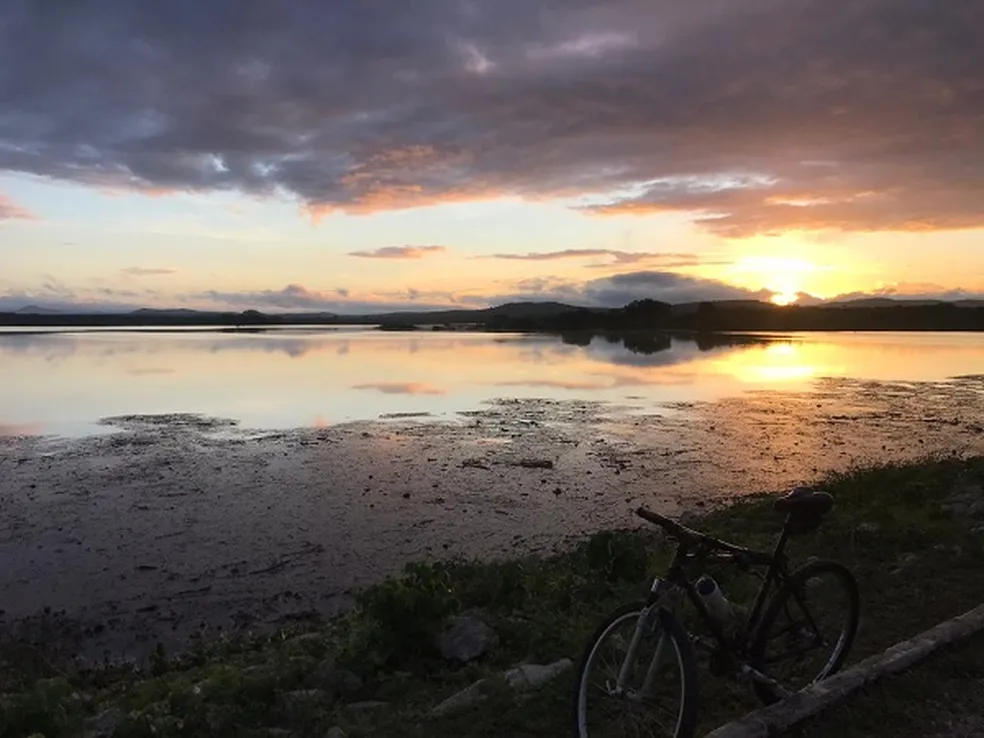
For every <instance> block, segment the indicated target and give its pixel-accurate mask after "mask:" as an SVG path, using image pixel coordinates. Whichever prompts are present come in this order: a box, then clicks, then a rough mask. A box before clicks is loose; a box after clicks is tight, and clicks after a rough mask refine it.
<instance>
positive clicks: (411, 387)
mask: <svg viewBox="0 0 984 738" xmlns="http://www.w3.org/2000/svg"><path fill="white" fill-rule="evenodd" d="M352 389H357V390H376V391H377V392H382V393H383V394H385V395H443V394H447V393H446V392H445V390H443V389H441V388H440V387H434V386H432V385H429V384H424V383H423V382H374V383H370V384H356V385H353V386H352Z"/></svg>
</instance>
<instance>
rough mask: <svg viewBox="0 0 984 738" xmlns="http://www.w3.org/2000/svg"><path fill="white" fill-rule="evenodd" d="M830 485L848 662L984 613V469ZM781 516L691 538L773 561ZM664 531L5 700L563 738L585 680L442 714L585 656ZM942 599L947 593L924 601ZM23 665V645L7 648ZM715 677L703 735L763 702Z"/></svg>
mask: <svg viewBox="0 0 984 738" xmlns="http://www.w3.org/2000/svg"><path fill="white" fill-rule="evenodd" d="M820 484H821V485H822V486H823V487H824V488H825V489H828V490H829V491H831V493H832V494H833V495H834V499H835V507H834V510H833V512H831V513H830V515H829V516H827V517H826V518H825V519H824V522H823V524H822V525H821V526H820V528H819V530H818V531H817V532H816V533H813V534H809V535H807V536H804V537H802V538H796V539H794V540H793V542H792V543H791V546H792V548H791V551H790V554H791V556H792V558H793V561H794V564H801V563H803V562H804V561H805V560H807V559H808V558H809V557H810V555H814V554H819V555H821V556H822V557H824V558H833V559H835V560H838V561H841V562H842V563H844V564H845V565H847V566H848V567H849V568H850V569H851V570H852V571H853V572H854V574H855V576H856V577H857V579H858V582H859V585H860V588H861V596H862V626H861V631H860V632H859V636H858V639H857V641H856V642H855V646H854V648H853V649H852V651H851V653H850V655H849V658H848V665H850V664H854V663H858V662H859V661H861V660H862V659H864V658H865V657H867V656H870V655H872V654H874V653H878V652H880V651H881V650H882V649H884V648H885V647H887V646H890V645H892V644H893V643H895V642H897V641H898V640H901V639H903V638H906V637H910V636H912V635H914V634H916V633H918V632H920V631H921V630H924V629H925V628H928V627H931V626H932V625H935V624H936V623H937V622H939V621H941V620H944V619H947V618H949V617H952V616H954V615H957V614H959V613H960V612H963V611H964V610H966V609H969V607H971V606H973V605H976V604H978V603H979V602H980V601H981V600H982V599H984V582H982V581H981V579H980V577H978V576H975V575H976V573H978V572H979V570H980V566H981V565H982V563H984V538H982V537H981V536H982V533H981V532H980V531H981V530H984V524H982V522H984V487H982V485H984V456H977V457H974V458H968V459H964V460H958V459H953V458H949V459H938V458H937V459H931V458H927V459H923V460H919V461H913V462H911V463H908V464H902V465H882V466H878V467H874V468H870V469H862V470H857V471H852V472H850V473H834V474H830V475H827V476H825V477H824V478H823V479H822V480H820ZM771 502H772V498H771V496H766V497H764V498H763V497H761V496H756V497H753V498H750V499H744V500H739V501H735V502H733V503H732V504H730V505H727V506H724V507H722V508H721V509H718V510H714V511H711V512H706V513H702V514H701V515H700V516H699V517H698V518H697V519H696V520H694V521H693V522H692V523H691V524H692V525H694V526H695V527H698V528H700V529H702V530H706V531H707V532H709V533H711V534H713V535H716V536H719V537H722V538H724V539H726V540H733V541H735V542H738V543H741V544H742V545H748V546H751V547H753V548H767V547H768V545H769V541H771V540H772V537H773V536H774V535H775V534H776V533H777V531H778V528H779V527H780V526H781V521H780V520H779V519H778V518H777V516H776V515H775V514H774V513H773V512H772V510H771ZM651 531H652V529H650V528H646V529H644V530H643V531H641V532H640V531H639V530H635V529H634V530H631V531H623V532H601V533H596V534H594V535H592V536H585V537H581V538H579V539H578V541H577V542H576V543H575V544H574V545H573V546H572V547H571V548H570V549H568V550H567V551H565V552H563V553H559V554H552V555H541V556H535V555H525V556H524V555H511V556H509V557H507V558H505V559H501V560H497V561H493V562H485V561H475V560H472V559H468V558H467V557H464V558H458V559H456V560H453V561H450V562H446V563H438V562H429V563H418V564H413V565H411V566H408V567H407V568H406V569H404V570H403V573H402V574H397V575H396V576H394V577H390V578H387V579H385V580H383V581H381V582H380V583H378V584H376V585H373V586H369V587H367V588H366V589H363V590H361V591H360V593H359V596H358V602H357V606H356V607H355V608H353V609H351V610H349V611H348V612H346V613H345V614H343V615H340V616H339V617H336V618H333V619H330V620H328V621H324V622H320V623H309V624H306V625H304V626H301V627H298V626H297V625H296V624H295V625H292V626H287V627H282V628H278V629H277V630H276V631H275V632H274V633H273V634H271V635H269V636H262V637H245V638H236V637H226V636H222V635H220V634H211V633H206V634H204V635H203V636H202V637H201V638H200V639H198V641H197V646H196V648H194V649H193V650H192V651H191V652H189V653H188V654H186V655H185V656H183V657H180V658H178V657H176V656H175V655H174V654H173V653H171V652H169V651H167V650H166V649H164V648H159V649H158V650H157V651H156V652H155V654H154V656H153V657H152V658H151V659H149V661H148V663H147V664H146V667H145V668H144V669H141V670H139V671H134V670H132V669H130V668H124V669H119V668H112V667H110V668H108V669H97V670H95V671H92V670H88V671H86V670H83V671H81V672H75V671H62V672H61V673H60V674H59V673H52V672H51V671H50V667H51V663H50V662H46V661H44V660H43V659H42V660H41V661H30V662H29V661H25V662H23V664H21V666H22V667H23V666H24V665H25V664H29V668H28V669H27V670H26V671H25V670H24V669H22V670H21V671H20V672H17V673H14V672H11V671H10V670H9V669H8V670H6V672H5V674H4V678H6V679H7V683H6V687H5V688H0V693H3V692H6V693H7V694H6V695H5V696H0V701H2V706H3V707H4V710H5V714H6V715H7V719H8V725H9V726H12V730H13V732H14V733H15V734H25V735H26V734H29V733H31V732H32V731H41V732H43V733H44V735H45V736H47V738H59V736H67V735H76V734H78V731H79V729H80V728H90V727H91V726H93V725H96V724H99V725H106V724H110V725H111V727H112V729H114V730H115V729H117V728H121V729H125V730H127V731H128V732H127V735H130V734H135V735H144V734H147V735H150V734H156V735H178V734H183V733H181V731H182V730H183V731H185V732H187V731H189V730H190V731H191V732H192V733H196V731H197V733H200V732H203V731H204V732H210V733H215V732H216V731H219V732H221V731H232V732H235V733H236V734H243V735H257V736H260V735H273V734H277V735H281V734H282V735H287V734H288V733H289V734H290V735H295V736H298V737H299V738H301V737H307V736H311V737H312V738H317V737H319V736H323V735H325V733H326V731H327V730H329V729H330V728H332V727H338V728H341V729H342V730H343V731H344V732H345V735H348V736H351V737H354V736H368V735H386V736H395V737H402V736H406V737H407V738H409V737H410V736H419V735H429V736H437V737H438V738H441V737H442V736H448V737H450V736H456V735H462V734H467V735H470V736H477V737H479V738H484V737H485V736H489V737H491V736H498V735H503V734H510V735H516V736H535V735H554V734H560V733H561V732H562V731H563V730H565V728H566V726H567V721H568V720H569V717H568V716H569V709H570V708H569V695H570V691H569V690H570V687H571V677H572V674H571V672H570V671H567V672H565V673H563V675H562V676H560V677H558V678H556V679H554V680H552V681H550V682H548V683H547V684H546V686H543V687H541V688H540V689H539V690H538V691H537V692H536V696H535V699H536V700H537V707H538V709H537V710H536V711H532V712H531V711H530V710H529V705H528V703H525V702H523V701H522V700H521V699H519V698H518V697H516V696H515V695H513V694H511V693H510V692H509V691H508V690H506V691H501V690H500V691H494V690H493V692H492V693H491V697H490V699H489V700H488V702H486V703H483V704H480V705H478V706H475V707H471V708H469V709H467V710H463V711H462V712H460V713H451V714H447V715H442V716H440V717H438V716H436V715H435V714H433V710H434V707H435V706H436V705H438V704H440V703H441V702H442V701H444V700H445V699H446V698H447V697H449V696H450V695H452V694H455V693H456V692H458V691H460V690H461V689H462V688H464V687H466V686H468V685H469V684H471V683H474V682H475V680H476V679H481V678H489V677H492V676H493V675H495V674H497V673H500V672H501V671H502V670H503V669H507V668H511V667H514V666H515V665H516V664H517V663H541V664H547V663H559V661H557V660H558V659H563V658H572V659H575V660H576V658H577V656H578V654H579V653H580V650H581V649H582V648H583V647H584V645H585V642H586V639H587V637H588V636H589V634H590V632H591V630H592V629H593V627H594V626H595V625H597V623H598V622H599V621H600V619H601V618H602V617H603V616H604V614H605V613H606V612H608V611H610V610H611V609H613V608H614V607H615V606H616V605H618V604H621V603H623V602H626V601H628V600H630V599H635V598H638V596H640V595H641V594H642V593H644V592H645V590H646V588H647V586H648V577H649V576H651V575H652V574H653V573H654V572H658V571H659V570H660V567H661V566H665V564H666V561H667V556H668V555H669V550H670V549H668V548H667V547H666V546H665V545H663V544H662V543H661V540H662V539H661V538H660V537H659V536H657V535H654V534H653V533H652V532H651ZM596 542H597V543H598V544H602V543H603V545H595V543H596ZM601 551H604V552H606V553H604V555H602V556H601V557H600V558H599V552H601ZM715 577H716V578H718V581H719V582H722V586H724V587H725V588H726V589H727V590H728V591H729V592H730V593H731V595H732V596H733V597H737V596H738V594H737V593H738V592H740V591H742V587H741V586H740V583H739V579H735V580H734V581H732V580H731V579H726V578H722V575H721V574H720V573H719V572H715ZM926 587H931V588H932V591H933V593H934V596H933V597H931V598H926V597H921V598H920V597H918V596H916V594H917V593H918V592H921V591H923V592H924V589H925V588H926ZM749 591H752V590H749ZM435 598H436V599H435ZM424 602H426V603H430V604H429V605H428V607H421V605H422V603H424ZM914 604H915V605H917V606H914ZM474 608H478V612H480V613H482V617H483V618H484V619H485V620H486V621H487V622H489V623H491V625H492V627H493V629H494V630H495V632H496V633H497V634H498V638H497V640H496V641H495V645H493V646H492V647H491V650H490V651H489V653H488V654H487V655H486V656H484V657H481V658H479V659H478V660H476V661H475V662H473V663H470V664H468V665H466V666H460V665H456V664H454V663H452V662H448V661H445V660H444V659H443V658H442V657H441V656H440V655H438V654H436V652H433V649H434V648H435V646H433V645H431V644H432V643H434V641H433V638H434V636H435V634H436V633H439V632H441V629H442V627H443V626H442V623H444V622H445V618H446V617H447V616H450V615H453V614H455V613H460V612H462V611H466V610H468V611H474ZM9 653H10V644H7V647H6V648H5V649H0V654H9ZM918 668H919V667H917V670H918ZM32 670H33V671H32ZM28 672H30V673H28ZM917 673H918V672H917ZM18 680H19V681H18ZM699 680H700V684H701V690H702V697H703V699H702V702H701V712H700V728H701V730H700V733H699V734H703V733H704V732H706V731H707V730H710V729H712V728H714V727H715V726H717V725H719V724H721V723H723V722H726V721H728V720H730V719H733V718H734V717H737V716H739V715H742V714H744V713H745V712H747V711H748V710H750V709H753V708H754V707H755V705H756V703H755V700H754V697H753V696H752V691H751V689H750V688H749V687H748V685H746V684H744V683H742V682H735V683H732V682H729V681H727V680H724V679H720V678H715V677H712V676H711V675H710V673H709V672H708V671H707V666H706V664H701V666H700V668H699ZM15 681H16V683H14V682H15ZM887 689H888V687H886V686H880V687H879V690H880V693H881V694H882V696H881V697H879V698H878V699H880V700H882V701H885V702H887V705H889V706H890V705H891V698H890V697H885V696H884V692H885V691H886V690H887ZM926 689H928V690H931V689H932V685H931V684H927V685H926ZM863 699H867V700H870V699H871V698H863ZM880 704H881V703H878V704H876V706H875V709H876V710H877V709H889V712H888V715H889V717H890V718H891V714H892V713H891V711H890V707H889V708H886V707H880ZM934 710H935V707H934V703H933V702H932V701H920V703H919V706H918V707H913V706H909V707H908V708H907V710H906V714H905V716H904V719H905V720H906V721H910V723H911V722H913V721H915V722H919V723H921V724H927V725H929V724H932V721H933V720H935V717H936V716H935V713H934ZM825 721H826V722H825ZM838 721H840V722H838ZM844 721H846V722H844ZM851 721H852V717H851V712H850V708H844V709H841V708H838V709H837V710H834V711H833V712H832V714H831V715H830V716H829V717H828V716H822V717H821V718H819V720H817V721H814V724H813V726H812V728H811V729H812V730H820V729H823V730H824V731H825V732H823V734H824V735H828V734H829V735H835V734H838V731H839V730H843V729H844V727H845V726H849V725H850V724H851ZM868 722H869V723H870V722H871V721H868ZM898 722H899V720H898V719H895V718H891V719H889V720H887V721H886V725H885V726H884V730H880V728H877V727H876V728H871V727H870V726H869V732H868V733H866V735H872V736H879V737H880V736H886V737H887V736H891V735H894V734H897V733H895V732H893V731H897V730H898V729H899V726H898V725H897V723H898ZM872 730H873V731H874V732H871V731H872ZM271 731H272V732H271ZM276 731H281V732H280V733H277V732H276ZM197 733H196V734H197ZM106 734H107V735H108V734H109V733H106Z"/></svg>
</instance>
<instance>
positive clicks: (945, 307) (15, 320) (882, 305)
mask: <svg viewBox="0 0 984 738" xmlns="http://www.w3.org/2000/svg"><path fill="white" fill-rule="evenodd" d="M287 324H295V325H344V324H349V325H380V326H382V327H383V328H390V329H400V330H403V329H408V328H412V327H430V326H435V327H438V328H442V327H447V326H449V325H451V324H458V325H462V324H465V325H476V326H481V327H484V328H490V329H501V330H548V331H567V330H635V329H651V328H681V329H697V330H709V331H714V330H780V331H781V330H984V300H958V301H954V302H944V301H941V300H904V299H894V298H889V297H871V298H860V299H853V300H843V301H830V302H825V303H818V304H816V305H803V306H790V307H780V306H777V305H773V304H772V303H767V302H760V301H756V300H718V301H710V302H688V303H681V304H676V305H670V304H668V303H663V302H659V301H657V300H637V301H635V302H633V303H630V304H629V305H627V306H625V307H622V308H585V307H579V306H576V305H569V304H565V303H561V302H511V303H506V304H504V305H496V306H494V307H489V308H480V309H461V308H456V309H449V310H425V311H399V312H387V313H370V314H362V315H341V314H336V313H330V312H278V313H264V312H260V311H257V310H245V311H242V312H235V311H209V310H192V309H188V308H175V309H157V308H140V309H137V310H132V311H129V312H117V313H110V312H95V311H93V312H89V313H81V312H75V311H64V310H57V309H55V308H53V307H50V306H46V305H26V306H23V307H21V308H19V309H17V310H16V311H13V312H6V313H5V312H0V325H6V326H59V325H64V326H107V327H112V326H117V327H121V326H129V327H139V326H168V325H174V326H214V325H221V326H227V327H230V328H236V327H238V328H246V327H251V328H253V329H255V328H256V327H262V326H264V325H287Z"/></svg>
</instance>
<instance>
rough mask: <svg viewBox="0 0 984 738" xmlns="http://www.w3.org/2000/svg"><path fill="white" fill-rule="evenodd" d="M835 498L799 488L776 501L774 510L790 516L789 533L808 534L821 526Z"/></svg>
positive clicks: (811, 489) (810, 488) (809, 488)
mask: <svg viewBox="0 0 984 738" xmlns="http://www.w3.org/2000/svg"><path fill="white" fill-rule="evenodd" d="M833 506H834V498H833V497H831V496H830V494H829V493H827V492H820V491H819V490H816V489H813V488H812V487H797V488H795V489H794V490H793V491H791V492H790V493H789V494H788V495H786V496H785V497H780V498H779V499H778V500H776V501H775V502H774V503H773V505H772V509H773V510H775V511H776V512H777V513H788V514H789V516H790V527H789V532H790V533H791V534H793V535H796V534H799V533H808V532H810V531H812V530H815V529H816V528H817V526H819V525H820V518H822V517H823V516H824V515H826V514H827V513H828V512H830V509H831V508H832V507H833Z"/></svg>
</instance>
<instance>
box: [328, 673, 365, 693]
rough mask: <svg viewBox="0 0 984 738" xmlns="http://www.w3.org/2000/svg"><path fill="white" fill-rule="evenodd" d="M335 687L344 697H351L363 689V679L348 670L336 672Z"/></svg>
mask: <svg viewBox="0 0 984 738" xmlns="http://www.w3.org/2000/svg"><path fill="white" fill-rule="evenodd" d="M334 687H335V689H337V690H338V693H339V694H340V695H342V696H343V697H351V696H352V695H353V694H357V693H358V692H359V691H360V690H361V689H362V677H360V676H359V675H358V674H356V673H354V672H351V671H349V670H348V669H339V670H338V671H336V672H335V681H334Z"/></svg>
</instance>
